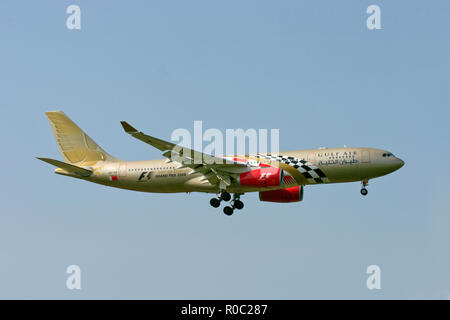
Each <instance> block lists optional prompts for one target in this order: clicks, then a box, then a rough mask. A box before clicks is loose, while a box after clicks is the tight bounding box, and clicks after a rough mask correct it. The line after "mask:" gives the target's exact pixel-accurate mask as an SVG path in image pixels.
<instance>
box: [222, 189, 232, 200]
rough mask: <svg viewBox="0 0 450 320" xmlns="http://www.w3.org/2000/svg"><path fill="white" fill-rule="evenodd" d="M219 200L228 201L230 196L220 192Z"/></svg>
mask: <svg viewBox="0 0 450 320" xmlns="http://www.w3.org/2000/svg"><path fill="white" fill-rule="evenodd" d="M220 199H222V200H223V201H230V199H231V195H230V194H229V193H228V192H226V191H222V193H221V194H220Z"/></svg>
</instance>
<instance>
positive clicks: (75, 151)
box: [45, 111, 118, 164]
mask: <svg viewBox="0 0 450 320" xmlns="http://www.w3.org/2000/svg"><path fill="white" fill-rule="evenodd" d="M45 114H46V115H47V118H48V121H49V122H50V127H51V128H52V131H53V134H54V136H55V139H56V142H57V143H58V147H59V150H60V151H61V154H62V156H63V158H64V161H65V162H67V163H71V164H82V163H92V162H97V161H118V159H116V158H114V157H112V156H111V155H109V154H108V153H106V152H105V151H104V150H103V149H102V148H100V147H99V146H98V145H97V144H96V143H95V142H94V140H92V139H91V138H90V137H89V136H88V135H87V134H86V133H84V132H83V130H81V129H80V128H79V127H78V126H77V125H76V124H75V123H74V122H73V121H72V120H70V118H69V117H68V116H66V114H65V113H64V112H62V111H49V112H46V113H45Z"/></svg>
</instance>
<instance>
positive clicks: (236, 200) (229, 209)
mask: <svg viewBox="0 0 450 320" xmlns="http://www.w3.org/2000/svg"><path fill="white" fill-rule="evenodd" d="M240 196H241V194H239V193H234V194H233V200H232V201H231V203H230V204H231V206H226V207H224V208H223V212H224V213H225V214H226V215H227V216H231V215H232V214H233V212H234V209H237V210H240V209H242V208H244V203H243V202H242V201H241V200H240ZM222 200H223V201H230V200H231V195H230V194H229V193H228V192H226V191H222V192H221V193H220V196H219V197H218V198H212V199H211V200H210V201H209V204H210V205H211V206H212V207H214V208H218V207H219V206H220V203H221V202H222Z"/></svg>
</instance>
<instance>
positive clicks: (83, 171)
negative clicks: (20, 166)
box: [37, 158, 92, 177]
mask: <svg viewBox="0 0 450 320" xmlns="http://www.w3.org/2000/svg"><path fill="white" fill-rule="evenodd" d="M37 159H39V160H42V161H44V162H47V163H50V164H51V165H54V166H55V167H58V168H61V169H64V170H66V171H69V172H73V173H76V174H78V175H80V176H82V177H89V176H90V175H91V174H92V171H91V170H88V169H85V168H81V167H77V166H74V165H73V164H69V163H66V162H62V161H58V160H54V159H49V158H37Z"/></svg>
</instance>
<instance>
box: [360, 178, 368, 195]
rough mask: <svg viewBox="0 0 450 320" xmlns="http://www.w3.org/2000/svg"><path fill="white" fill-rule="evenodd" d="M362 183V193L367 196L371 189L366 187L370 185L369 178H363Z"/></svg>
mask: <svg viewBox="0 0 450 320" xmlns="http://www.w3.org/2000/svg"><path fill="white" fill-rule="evenodd" d="M361 183H362V188H361V194H362V195H363V196H367V194H368V193H369V191H367V189H366V187H367V186H368V185H369V180H363V181H361Z"/></svg>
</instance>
